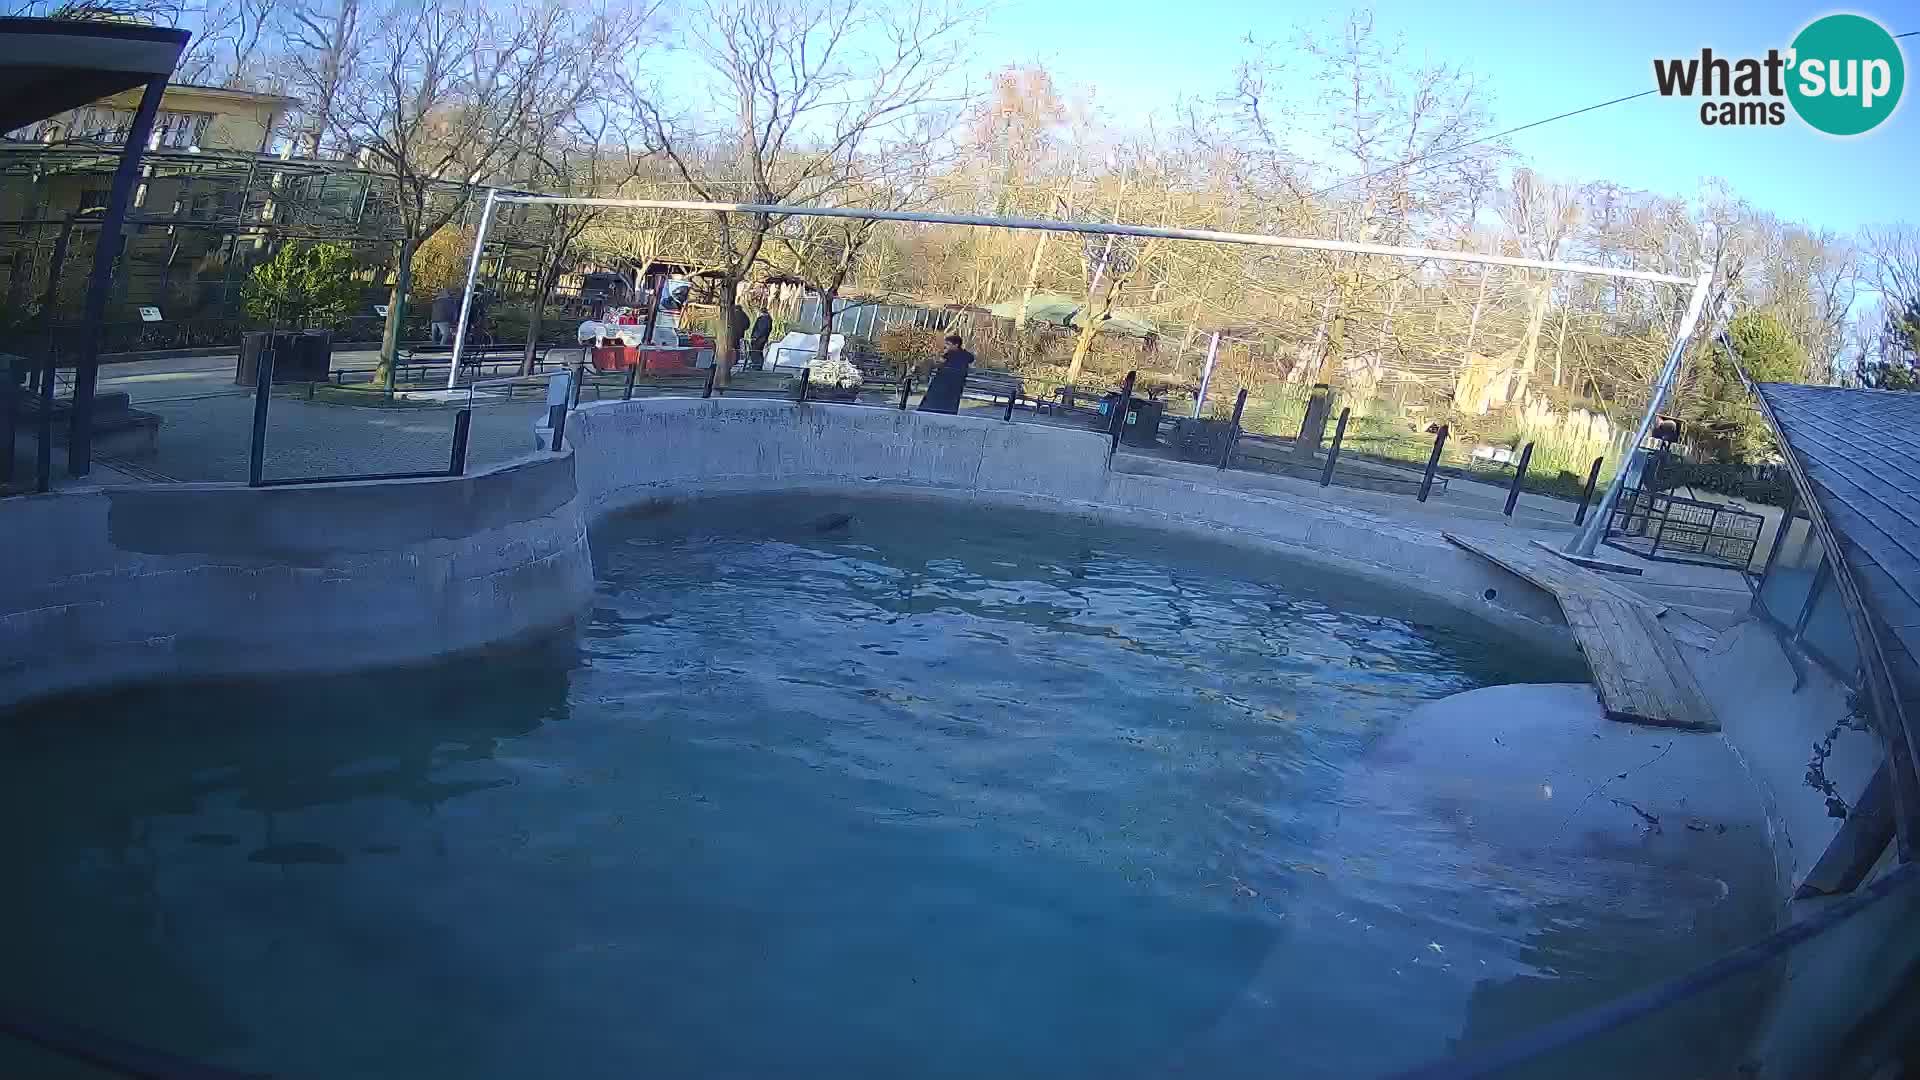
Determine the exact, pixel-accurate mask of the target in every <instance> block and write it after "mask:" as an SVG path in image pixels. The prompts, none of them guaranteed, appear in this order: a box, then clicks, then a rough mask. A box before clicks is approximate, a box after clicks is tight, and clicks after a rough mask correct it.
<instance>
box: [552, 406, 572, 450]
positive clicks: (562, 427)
mask: <svg viewBox="0 0 1920 1080" xmlns="http://www.w3.org/2000/svg"><path fill="white" fill-rule="evenodd" d="M547 428H548V429H549V430H551V431H552V432H553V444H552V445H551V446H549V447H547V449H548V450H551V451H553V452H554V453H556V454H557V453H559V452H560V445H561V444H560V440H561V438H563V437H564V436H565V435H566V432H567V407H566V406H565V405H550V406H548V407H547Z"/></svg>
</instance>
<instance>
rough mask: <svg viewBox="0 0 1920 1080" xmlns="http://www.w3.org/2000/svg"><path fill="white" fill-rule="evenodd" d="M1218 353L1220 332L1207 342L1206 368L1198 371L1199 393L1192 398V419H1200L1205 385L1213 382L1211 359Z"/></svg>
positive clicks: (1216, 331)
mask: <svg viewBox="0 0 1920 1080" xmlns="http://www.w3.org/2000/svg"><path fill="white" fill-rule="evenodd" d="M1219 352H1220V331H1218V330H1215V331H1214V332H1213V337H1212V338H1210V339H1209V340H1208V341H1207V366H1206V367H1204V368H1202V369H1200V392H1199V393H1197V394H1195V395H1194V396H1193V418H1194V419H1195V420H1198V419H1200V406H1202V405H1203V404H1205V403H1206V400H1207V384H1208V383H1210V382H1212V381H1213V358H1214V357H1215V356H1216V355H1217V354H1218V353H1219Z"/></svg>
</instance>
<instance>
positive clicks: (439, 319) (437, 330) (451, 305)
mask: <svg viewBox="0 0 1920 1080" xmlns="http://www.w3.org/2000/svg"><path fill="white" fill-rule="evenodd" d="M459 321H460V294H459V293H456V292H454V291H453V290H452V289H450V288H443V289H441V290H440V291H439V292H437V293H435V294H433V343H434V344H435V345H451V344H453V327H454V324H455V323H457V322H459Z"/></svg>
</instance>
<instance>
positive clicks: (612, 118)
mask: <svg viewBox="0 0 1920 1080" xmlns="http://www.w3.org/2000/svg"><path fill="white" fill-rule="evenodd" d="M636 14H638V13H636ZM639 19H640V21H641V22H644V19H645V16H644V15H639ZM639 24H640V23H636V24H635V25H636V26H637V25H639ZM540 112H542V113H544V112H545V110H540ZM645 132H646V127H645V125H643V124H640V123H638V122H637V121H636V119H635V118H634V117H633V116H632V115H630V114H629V113H627V112H625V111H624V110H621V109H619V108H617V107H615V106H613V105H611V104H602V105H600V106H599V107H595V108H592V109H588V110H582V111H580V112H578V113H576V114H575V115H573V116H570V117H568V118H567V119H566V120H565V121H564V122H563V123H561V124H560V125H559V126H557V127H553V128H549V129H546V130H544V131H530V132H528V138H527V148H526V149H525V151H524V152H523V154H522V166H521V170H520V171H521V174H522V176H523V178H524V180H525V181H526V184H527V186H528V187H530V188H532V189H533V190H535V191H539V192H543V193H545V194H550V195H579V196H614V195H618V194H620V193H621V192H622V191H624V190H625V189H626V188H627V186H628V185H629V184H631V183H633V182H634V181H636V180H637V179H639V177H640V175H641V170H642V168H643V167H644V164H645V162H646V161H647V154H648V152H649V149H650V148H649V147H648V146H647V145H646V144H645V141H644V137H645ZM530 209H534V210H535V211H536V212H537V213H539V214H540V215H541V225H540V227H539V229H538V230H537V238H538V241H539V244H540V249H541V253H542V254H541V259H540V268H539V270H538V272H537V273H536V274H535V275H534V279H535V280H534V303H533V311H532V315H531V317H530V318H529V320H528V325H527V349H526V353H525V354H524V355H523V356H522V358H521V362H520V373H521V374H522V375H531V374H532V373H533V360H534V353H535V350H536V347H537V345H538V342H539V339H540V330H541V325H542V323H543V322H544V321H545V315H546V301H547V297H548V295H549V294H550V293H552V291H553V287H554V285H555V283H556V282H558V281H559V280H560V276H561V275H562V274H564V273H565V272H566V271H567V268H568V267H569V266H571V265H572V264H573V262H574V260H575V258H576V257H577V255H578V253H579V250H580V247H581V241H582V239H583V238H584V237H585V236H586V234H587V233H588V232H589V231H590V230H591V229H593V228H594V227H595V225H597V224H598V223H599V222H600V221H601V220H602V219H603V218H605V217H606V216H607V214H608V210H607V209H606V208H604V207H599V206H589V205H580V204H573V203H560V204H555V205H552V206H545V207H537V208H530ZM644 265H645V263H642V266H643V267H644ZM649 344H651V343H649Z"/></svg>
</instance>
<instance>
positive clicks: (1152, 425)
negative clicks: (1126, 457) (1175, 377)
mask: <svg viewBox="0 0 1920 1080" xmlns="http://www.w3.org/2000/svg"><path fill="white" fill-rule="evenodd" d="M1166 414H1167V403H1166V402H1164V401H1156V400H1154V399H1152V398H1143V397H1136V398H1132V399H1130V400H1129V401H1128V403H1127V422H1126V424H1125V425H1124V426H1123V427H1121V429H1120V441H1121V442H1123V443H1126V444H1127V445H1128V446H1158V445H1160V419H1161V417H1163V416H1165V415H1166Z"/></svg>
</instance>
